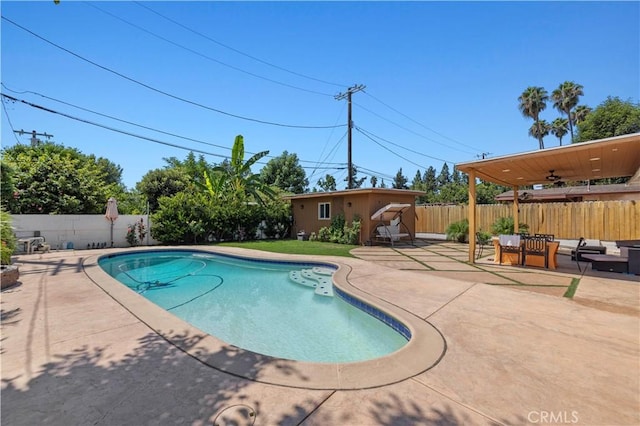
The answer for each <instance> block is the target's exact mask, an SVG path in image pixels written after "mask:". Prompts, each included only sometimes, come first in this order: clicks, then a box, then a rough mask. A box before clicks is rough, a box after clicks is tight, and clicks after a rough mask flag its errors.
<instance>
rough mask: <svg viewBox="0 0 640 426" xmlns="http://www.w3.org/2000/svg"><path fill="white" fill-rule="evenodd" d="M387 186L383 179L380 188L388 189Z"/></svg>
mask: <svg viewBox="0 0 640 426" xmlns="http://www.w3.org/2000/svg"><path fill="white" fill-rule="evenodd" d="M386 187H387V184H386V183H384V178H382V182H380V188H386Z"/></svg>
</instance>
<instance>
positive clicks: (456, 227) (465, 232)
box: [445, 219, 469, 243]
mask: <svg viewBox="0 0 640 426" xmlns="http://www.w3.org/2000/svg"><path fill="white" fill-rule="evenodd" d="M445 232H446V233H447V239H448V240H455V241H457V242H459V243H464V242H465V241H467V237H468V236H469V220H468V219H463V220H460V221H458V222H453V223H451V224H449V226H447V229H446V230H445Z"/></svg>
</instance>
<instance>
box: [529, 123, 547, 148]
mask: <svg viewBox="0 0 640 426" xmlns="http://www.w3.org/2000/svg"><path fill="white" fill-rule="evenodd" d="M550 131H551V125H550V124H549V123H547V121H546V120H538V121H537V122H535V123H533V125H531V128H529V136H533V137H534V138H536V139H538V140H539V141H540V142H541V143H542V147H543V148H544V143H543V142H542V140H543V139H544V137H545V136H548V135H549V132H550Z"/></svg>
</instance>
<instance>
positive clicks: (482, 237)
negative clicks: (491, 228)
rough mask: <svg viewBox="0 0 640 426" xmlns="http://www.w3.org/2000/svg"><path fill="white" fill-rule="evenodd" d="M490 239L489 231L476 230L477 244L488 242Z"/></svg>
mask: <svg viewBox="0 0 640 426" xmlns="http://www.w3.org/2000/svg"><path fill="white" fill-rule="evenodd" d="M489 241H491V233H490V232H487V231H482V230H480V231H478V244H489Z"/></svg>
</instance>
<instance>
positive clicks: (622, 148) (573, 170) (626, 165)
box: [455, 133, 640, 262]
mask: <svg viewBox="0 0 640 426" xmlns="http://www.w3.org/2000/svg"><path fill="white" fill-rule="evenodd" d="M455 167H456V169H458V170H459V171H461V172H463V173H466V174H467V175H468V176H469V235H470V236H474V235H475V234H476V179H482V180H483V181H487V182H493V183H497V184H499V185H504V186H510V187H512V188H513V222H514V226H515V232H518V223H519V214H518V189H519V188H520V187H521V186H529V185H535V184H542V183H545V184H549V183H554V182H557V181H560V180H562V181H584V180H591V179H601V178H611V177H625V176H632V175H634V174H636V173H639V172H640V133H633V134H630V135H623V136H616V137H613V138H607V139H600V140H596V141H590V142H581V143H576V144H570V145H566V146H559V147H555V148H547V149H542V150H538V151H531V152H525V153H521V154H512V155H505V156H502V157H496V158H490V159H484V160H478V161H470V162H467V163H459V164H456V166H455ZM475 249H476V241H475V238H469V261H470V262H474V261H475V259H474V253H475Z"/></svg>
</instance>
